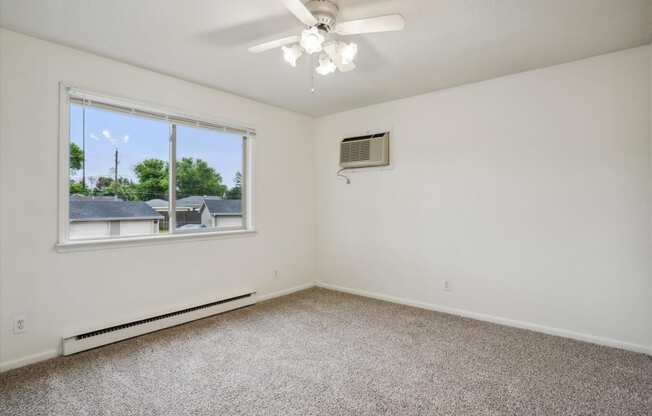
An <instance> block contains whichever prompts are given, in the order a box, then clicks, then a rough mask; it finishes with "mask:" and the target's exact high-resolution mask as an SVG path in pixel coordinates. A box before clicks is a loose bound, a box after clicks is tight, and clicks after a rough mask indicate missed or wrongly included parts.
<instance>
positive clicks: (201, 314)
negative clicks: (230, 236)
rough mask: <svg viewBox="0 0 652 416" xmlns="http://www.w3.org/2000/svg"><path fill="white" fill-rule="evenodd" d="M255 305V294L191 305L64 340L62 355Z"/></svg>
mask: <svg viewBox="0 0 652 416" xmlns="http://www.w3.org/2000/svg"><path fill="white" fill-rule="evenodd" d="M254 303H256V292H251V293H245V294H242V295H239V296H235V297H230V298H228V299H221V300H217V301H215V302H211V303H205V304H201V305H197V306H192V307H188V308H184V309H180V310H177V311H173V312H169V313H165V314H162V315H158V316H151V317H149V318H145V319H140V320H137V321H131V322H125V323H123V324H118V325H114V326H110V327H105V328H100V329H97V330H93V331H88V332H84V333H81V334H77V335H73V336H70V337H66V338H63V355H70V354H75V353H77V352H80V351H85V350H90V349H92V348H96V347H100V346H102V345H107V344H111V343H114V342H117V341H122V340H125V339H128V338H133V337H137V336H139V335H143V334H147V333H149V332H154V331H158V330H160V329H164V328H169V327H172V326H176V325H180V324H183V323H186V322H190V321H195V320H197V319H201V318H206V317H208V316H211V315H216V314H219V313H223V312H227V311H230V310H233V309H238V308H242V307H245V306H249V305H253V304H254Z"/></svg>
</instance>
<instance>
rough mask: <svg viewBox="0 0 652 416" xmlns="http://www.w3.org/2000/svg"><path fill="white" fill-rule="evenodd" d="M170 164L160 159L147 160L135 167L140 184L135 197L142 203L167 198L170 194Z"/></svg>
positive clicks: (135, 186) (137, 185)
mask: <svg viewBox="0 0 652 416" xmlns="http://www.w3.org/2000/svg"><path fill="white" fill-rule="evenodd" d="M168 171H169V169H168V164H167V163H166V162H164V161H162V160H160V159H147V160H143V161H142V162H140V163H138V164H137V165H136V166H134V173H135V174H136V176H137V177H138V183H137V184H135V185H134V189H135V196H136V197H137V199H139V200H141V201H147V200H150V199H154V198H165V197H166V196H167V194H168V183H169V181H168Z"/></svg>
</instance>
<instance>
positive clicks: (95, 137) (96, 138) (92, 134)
mask: <svg viewBox="0 0 652 416" xmlns="http://www.w3.org/2000/svg"><path fill="white" fill-rule="evenodd" d="M90 136H91V139H93V140H95V141H96V142H99V141H100V138H99V137H97V135H96V134H95V133H91V134H90Z"/></svg>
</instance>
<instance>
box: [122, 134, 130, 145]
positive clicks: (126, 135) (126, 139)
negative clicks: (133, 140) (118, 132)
mask: <svg viewBox="0 0 652 416" xmlns="http://www.w3.org/2000/svg"><path fill="white" fill-rule="evenodd" d="M122 141H123V142H125V143H129V135H128V134H125V137H123V138H122Z"/></svg>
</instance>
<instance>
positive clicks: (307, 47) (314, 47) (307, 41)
mask: <svg viewBox="0 0 652 416" xmlns="http://www.w3.org/2000/svg"><path fill="white" fill-rule="evenodd" d="M300 43H301V47H302V48H303V50H304V51H306V53H308V54H313V53H316V52H321V48H322V44H323V43H324V35H322V34H321V33H319V29H317V27H311V28H310V29H305V30H304V31H303V32H301V42H300Z"/></svg>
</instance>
